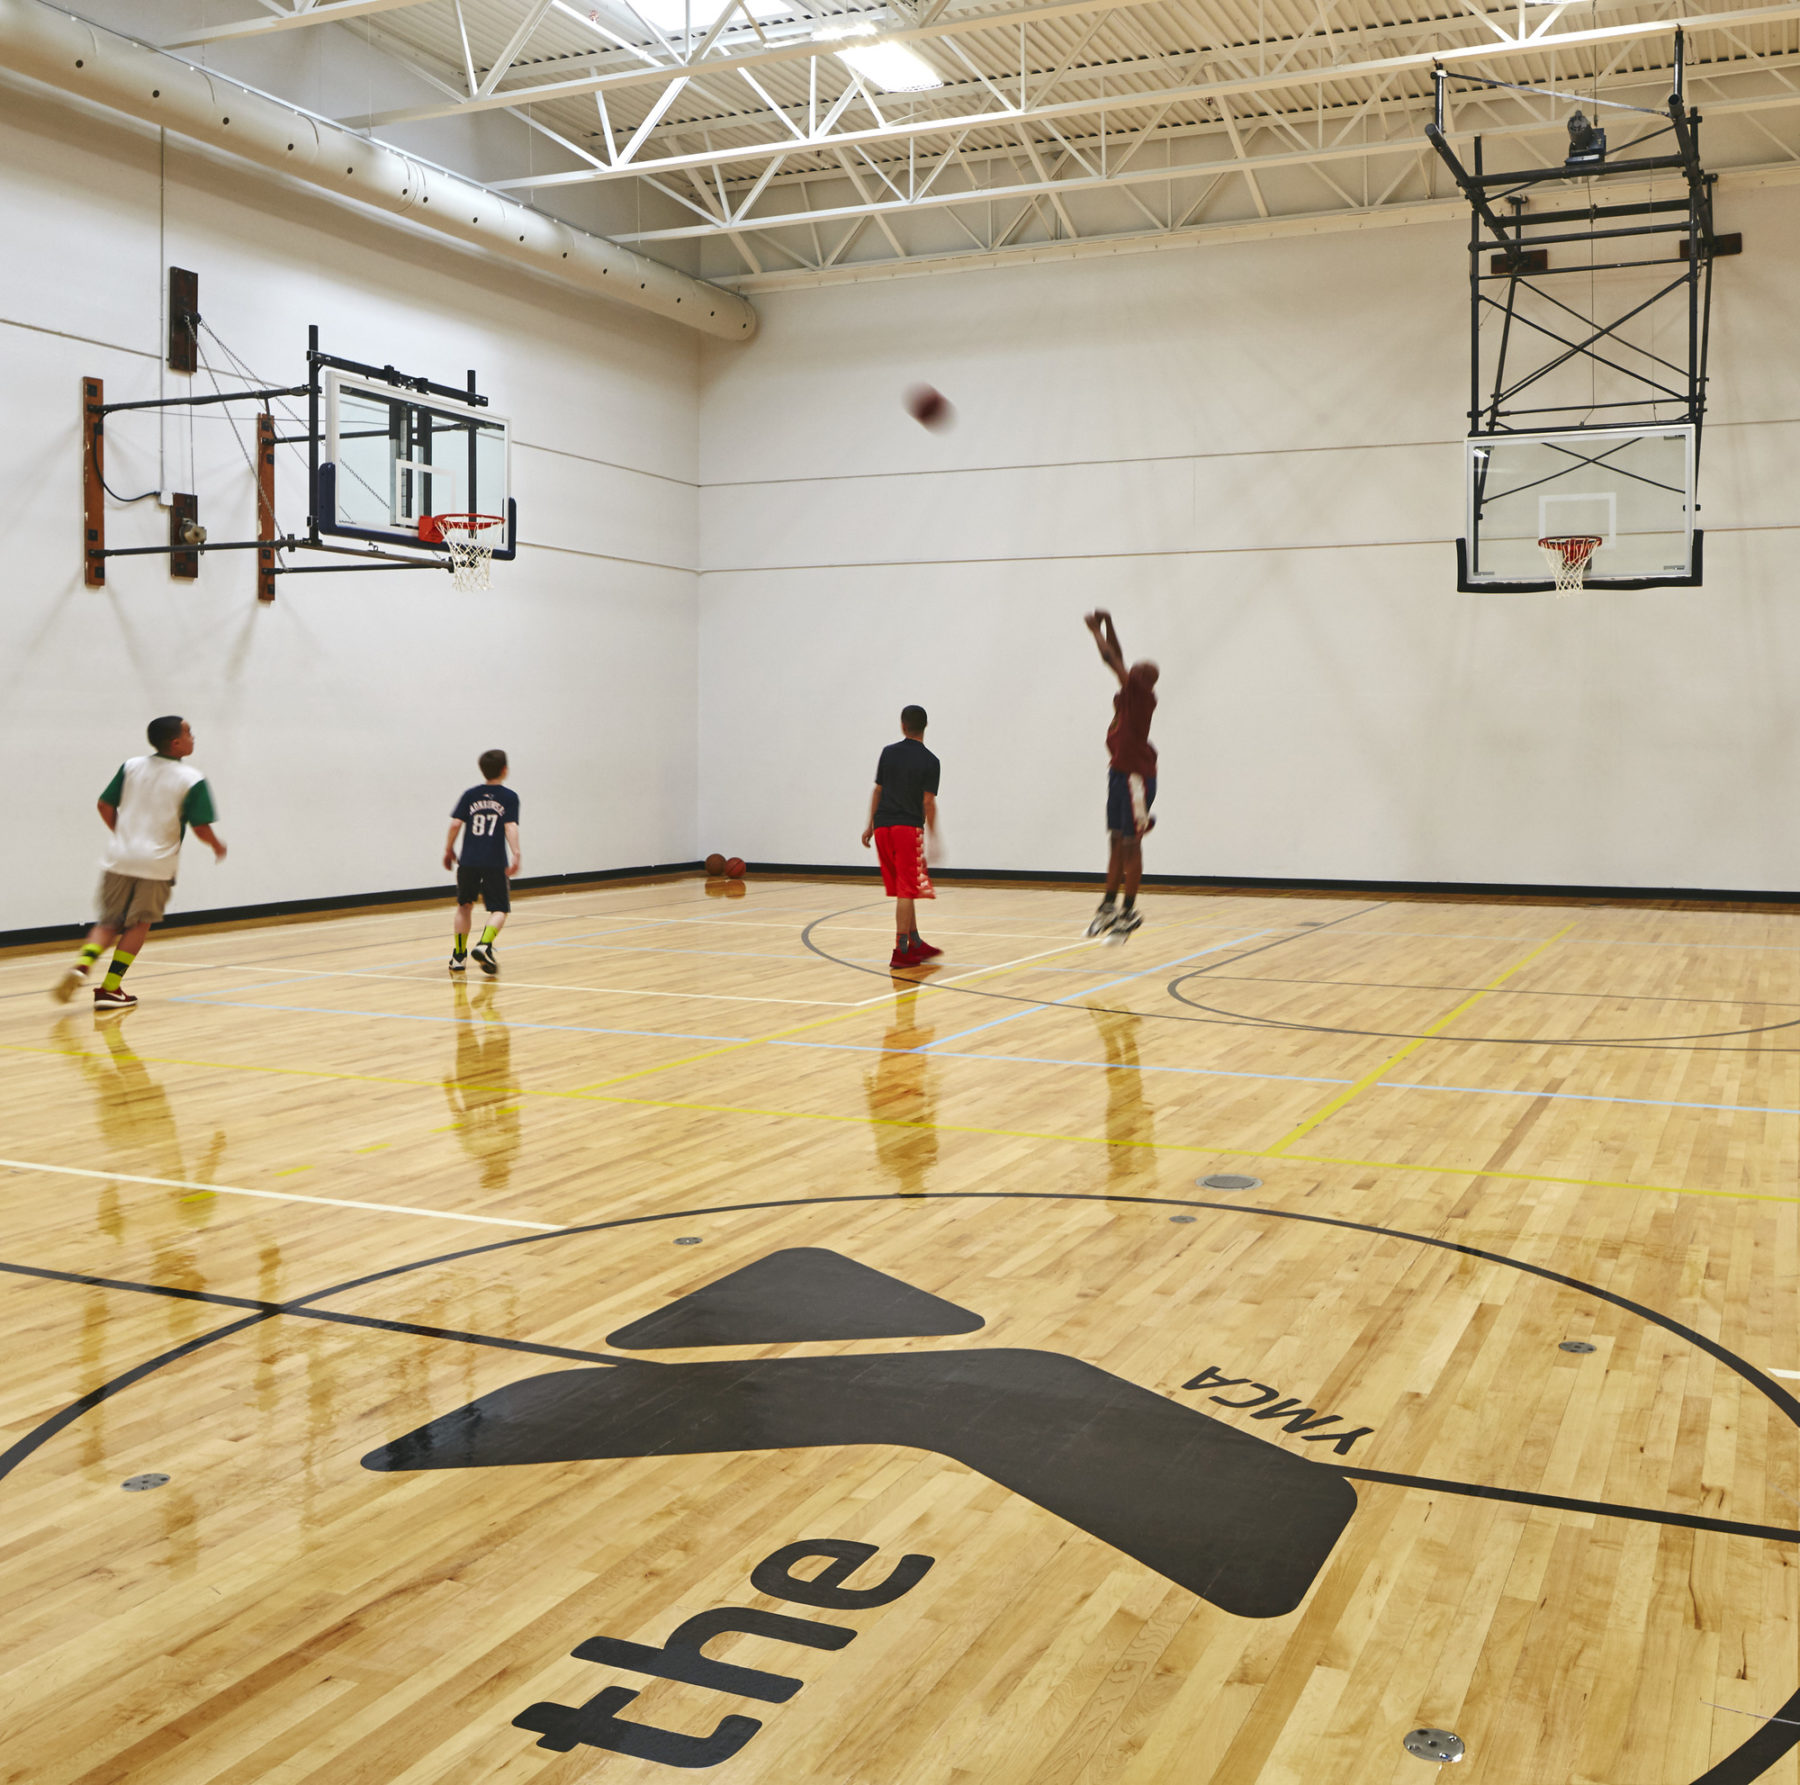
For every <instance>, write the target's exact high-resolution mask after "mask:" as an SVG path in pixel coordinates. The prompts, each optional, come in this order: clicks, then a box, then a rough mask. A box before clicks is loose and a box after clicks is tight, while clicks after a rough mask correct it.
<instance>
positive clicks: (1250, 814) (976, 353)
mask: <svg viewBox="0 0 1800 1785" xmlns="http://www.w3.org/2000/svg"><path fill="white" fill-rule="evenodd" d="M1797 205H1800V193H1797V192H1796V190H1795V189H1794V188H1791V187H1790V188H1777V189H1773V190H1768V191H1762V192H1734V193H1731V194H1729V195H1727V199H1726V201H1725V204H1724V208H1723V210H1722V214H1721V226H1722V227H1723V228H1726V229H1731V230H1739V229H1741V230H1742V231H1743V232H1744V235H1745V242H1746V251H1745V254H1744V255H1743V257H1742V258H1741V259H1737V260H1730V261H1726V262H1724V263H1723V264H1722V265H1721V267H1720V270H1719V274H1718V290H1717V296H1716V298H1715V305H1714V319H1713V320H1714V327H1713V374H1714V377H1713V387H1712V397H1713V406H1712V410H1711V417H1712V419H1711V420H1709V422H1708V424H1707V433H1706V442H1705V462H1704V466H1703V471H1702V478H1701V501H1702V504H1703V514H1702V517H1701V518H1702V523H1703V525H1704V526H1705V528H1706V531H1707V542H1706V544H1707V563H1706V570H1707V576H1706V586H1705V588H1704V590H1702V591H1684V590H1667V591H1655V592H1648V593H1632V594H1625V593H1617V594H1590V595H1587V596H1584V597H1583V598H1581V599H1580V600H1577V601H1565V602H1558V601H1557V600H1556V598H1555V597H1554V596H1552V595H1541V596H1538V595H1527V596H1517V595H1514V596H1473V595H1459V594H1457V593H1456V588H1455V565H1454V557H1453V546H1452V541H1453V540H1454V539H1455V537H1456V535H1457V534H1458V533H1459V532H1460V531H1461V530H1462V527H1461V500H1462V497H1461V447H1460V440H1461V436H1462V433H1463V411H1464V410H1465V409H1466V406H1467V400H1468V399H1467V361H1466V351H1467V349H1466V343H1467V338H1468V337H1467V327H1468V323H1467V307H1466V305H1467V297H1466V293H1467V286H1466V283H1465V278H1466V259H1465V251H1464V248H1463V243H1464V241H1465V240H1466V237H1465V236H1464V235H1463V233H1462V231H1461V230H1460V229H1457V228H1435V227H1434V228H1429V229H1415V230H1385V231H1376V232H1371V233H1368V234H1363V235H1332V236H1327V237H1323V238H1314V239H1299V238H1289V239H1285V240H1275V241H1264V242H1255V243H1244V244H1239V245H1236V246H1231V247H1220V248H1216V249H1210V250H1202V251H1192V252H1185V253H1166V254H1156V255H1140V256H1131V257H1119V258H1105V259H1100V258H1097V259H1090V260H1077V261H1071V262H1065V263H1062V264H1057V265H1046V266H1020V267H1017V268H1006V269H1000V270H994V271H988V272H978V273H968V274H963V275H958V276H953V277H944V278H934V279H900V280H893V281H889V282H885V283H872V284H864V285H857V286H845V287H836V288H827V289H822V290H811V291H792V292H786V293H779V294H777V293H767V294H763V295H761V296H759V298H758V300H757V301H758V308H759V310H760V311H761V314H762V319H763V320H762V325H761V329H760V331H759V334H758V337H757V339H756V341H755V342H754V343H752V344H751V345H750V346H749V347H748V348H747V349H744V350H742V351H736V350H724V351H714V350H712V349H711V348H709V349H708V350H707V351H706V355H705V359H704V387H703V398H702V407H701V441H702V452H701V483H702V497H701V509H702V523H701V562H702V577H701V593H700V614H701V621H700V713H701V753H700V757H701V768H700V786H701V807H700V813H701V816H700V833H699V834H700V843H701V846H702V847H703V848H706V849H712V848H720V849H727V850H731V851H735V852H737V853H740V854H742V855H744V856H746V857H748V858H750V859H753V860H763V861H782V862H811V863H844V862H855V861H866V859H867V858H866V857H865V856H864V854H863V852H862V851H861V850H860V849H859V848H858V847H857V836H858V833H859V832H860V829H861V826H862V822H863V814H864V811H865V810H866V800H867V790H868V785H869V779H870V772H871V770H872V769H873V766H874V761H875V756H876V753H877V751H878V749H879V747H880V746H881V745H882V744H883V743H885V742H887V741H889V739H890V738H892V737H893V736H895V735H897V723H896V714H897V711H898V709H899V707H900V706H901V705H902V704H903V703H904V702H906V701H910V700H917V701H919V702H921V703H922V704H923V705H925V706H926V707H927V708H929V709H930V710H931V713H932V726H931V731H930V736H929V742H930V743H931V744H932V746H933V747H934V748H935V749H936V750H937V751H938V753H939V754H940V755H941V756H942V758H943V760H944V786H943V796H942V811H943V816H944V822H945V827H946V841H947V843H948V845H949V850H948V861H949V863H950V864H951V865H957V866H967V867H974V868H1006V869H1042V870H1063V869H1094V868H1097V867H1099V866H1101V865H1103V850H1104V840H1103V816H1102V813H1103V807H1102V801H1103V796H1104V775H1105V768H1106V761H1105V755H1104V749H1103V736H1104V732H1105V728H1106V723H1107V720H1108V717H1109V715H1110V694H1111V680H1110V677H1108V676H1107V674H1106V672H1105V671H1104V670H1103V668H1102V667H1101V665H1100V664H1099V662H1098V660H1097V658H1096V657H1095V654H1094V651H1093V648H1092V646H1091V644H1090V643H1089V641H1088V636H1087V634H1086V632H1085V631H1084V629H1083V628H1082V625H1081V620H1080V615H1081V613H1082V612H1083V611H1084V609H1086V608H1088V607H1091V606H1093V605H1095V604H1103V605H1106V606H1110V607H1111V608H1112V609H1113V611H1114V613H1115V614H1116V616H1117V618H1118V623H1119V626H1120V629H1121V632H1122V635H1123V639H1124V643H1125V646H1126V650H1127V652H1128V654H1130V655H1132V656H1147V657H1154V658H1156V659H1157V660H1158V661H1159V662H1160V663H1161V666H1162V671H1163V679H1162V684H1161V688H1160V690H1159V693H1160V695H1161V707H1160V710H1159V712H1158V715H1157V723H1156V727H1155V733H1154V736H1155V740H1156V742H1157V744H1158V746H1159V748H1160V750H1161V757H1162V762H1161V766H1162V787H1161V792H1160V794H1159V798H1158V807H1157V810H1158V813H1159V815H1160V818H1161V824H1160V825H1159V828H1158V830H1157V832H1156V836H1155V838H1154V839H1153V841H1152V843H1151V844H1150V846H1149V850H1148V857H1147V866H1148V867H1149V868H1150V869H1151V871H1153V872H1164V873H1176V874H1213V875H1255V876H1304V877H1320V878H1334V879H1358V878H1363V879H1379V880H1414V881H1474V882H1509V883H1525V884H1531V883H1548V884H1559V885H1644V886H1688V887H1708V888H1749V889H1772V890H1792V889H1796V888H1800V824H1795V823H1792V822H1790V819H1789V815H1790V814H1791V813H1793V812H1795V811H1797V810H1800V748H1797V745H1800V738H1797V737H1796V725H1795V721H1794V718H1793V707H1794V702H1793V698H1792V694H1791V689H1792V685H1793V683H1794V681H1795V679H1796V671H1797V669H1800V602H1797V601H1796V600H1795V596H1796V593H1800V570H1797V569H1796V566H1795V563H1794V557H1793V553H1794V548H1795V546H1796V545H1800V533H1797V532H1796V528H1797V527H1800V488H1797V484H1796V479H1795V478H1794V476H1793V475H1792V472H1791V467H1792V465H1793V464H1794V463H1795V458H1796V451H1797V450H1800V346H1797V345H1796V340H1795V336H1794V333H1793V329H1792V323H1791V316H1792V303H1791V296H1790V294H1791V292H1792V290H1793V289H1794V287H1795V284H1796V281H1797V280H1800V230H1796V228H1795V216H1796V206H1797ZM915 382H926V383H930V384H933V385H935V386H937V387H938V388H939V389H941V390H943V391H944V392H946V393H947V394H948V395H949V396H950V397H951V399H952V400H953V402H954V403H955V404H956V406H957V420H956V425H955V426H954V428H952V429H951V430H949V431H947V432H944V433H938V434H934V433H928V432H927V431H925V430H923V429H921V428H920V427H919V426H917V424H915V423H914V422H913V421H912V420H911V419H910V418H909V417H908V416H907V415H906V414H905V412H904V410H903V408H902V403H901V397H902V392H903V391H904V389H905V388H906V387H907V386H908V385H910V384H913V383H915Z"/></svg>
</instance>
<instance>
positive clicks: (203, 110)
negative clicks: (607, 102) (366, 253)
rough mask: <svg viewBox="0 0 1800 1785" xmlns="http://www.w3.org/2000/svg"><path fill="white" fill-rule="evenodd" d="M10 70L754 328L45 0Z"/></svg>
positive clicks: (714, 326)
mask: <svg viewBox="0 0 1800 1785" xmlns="http://www.w3.org/2000/svg"><path fill="white" fill-rule="evenodd" d="M0 67H4V68H7V69H10V70H12V71H13V72H14V73H16V74H21V75H26V76H29V77H30V78H31V79H33V80H37V81H43V82H44V83H46V84H47V85H49V86H52V87H56V88H59V89H60V90H61V91H63V92H65V93H70V94H75V95H78V96H79V97H81V98H83V99H89V100H93V101H95V102H96V103H98V104H100V105H105V106H110V107H112V108H113V109H114V110H115V111H121V112H125V113H128V114H129V115H130V116H131V117H134V118H139V119H142V120H143V121H144V122H145V123H148V124H158V125H162V126H164V127H166V128H167V129H169V130H173V131H177V132H179V133H180V134H181V135H182V136H187V137H192V138H193V139H194V140H195V141H197V142H203V143H207V144H210V145H211V146H212V147H214V148H217V149H223V150H225V151H227V152H228V153H230V154H233V155H237V156H240V157H241V158H242V159H244V160H246V161H253V162H255V163H256V164H257V165H258V166H261V167H268V168H276V169H279V170H280V171H282V172H283V173H287V174H291V175H293V176H294V178H296V179H299V180H304V181H306V182H307V183H309V184H310V185H314V186H318V187H321V188H323V189H324V190H325V191H328V192H335V193H337V194H339V195H340V196H342V197H345V198H351V199H356V200H358V201H359V202H361V203H363V204H366V205H371V206H373V207H375V208H376V209H377V210H382V211H388V212H391V213H393V214H395V215H397V216H402V217H406V218H408V219H410V220H411V221H412V222H413V223H415V224H420V225H423V226H424V227H426V228H428V229H432V230H436V231H438V232H440V233H441V234H443V235H447V236H454V237H455V238H456V239H457V240H458V241H461V242H466V243H469V244H470V245H472V246H474V247H478V248H482V249H484V250H486V251H487V252H488V253H490V254H492V255H494V256H495V257H496V258H497V259H499V260H503V261H510V262H512V263H513V264H515V265H518V266H523V267H528V268H530V269H531V270H532V271H533V272H537V273H543V274H548V275H549V276H550V277H551V278H554V279H557V280H560V281H561V282H563V283H564V284H568V285H573V286H576V287H577V288H579V289H580V290H582V291H588V292H593V293H595V294H597V295H599V296H601V297H606V298H613V299H616V300H617V301H618V302H619V303H622V304H632V305H635V306H636V307H637V308H638V309H640V310H653V311H654V312H655V313H656V314H657V315H659V316H666V317H669V318H670V319H671V320H672V321H675V322H683V323H687V324H688V325H689V326H691V327H693V328H696V329H699V330H700V331H701V332H702V333H704V334H709V335H718V336H720V337H721V338H723V339H725V340H730V341H747V340H748V339H749V338H750V337H751V335H753V334H754V333H755V332H756V312H755V311H754V310H753V309H752V308H751V307H750V305H749V304H748V303H746V302H745V300H744V299H743V298H741V297H738V296H737V295H736V294H735V293H733V292H729V291H724V290H721V289H720V288H719V287H718V286H716V285H708V284H705V283H704V282H703V281H701V280H698V279H692V278H689V277H688V275H687V274H686V273H681V272H677V271H676V270H675V269H674V268H673V267H666V266H663V265H661V264H659V263H658V262H657V261H654V260H649V259H646V258H645V257H644V256H642V255H640V254H634V253H633V252H632V251H631V250H630V249H628V248H622V247H620V246H619V245H618V244H617V243H614V242H609V241H606V240H604V239H603V238H601V237H599V236H592V235H588V234H586V233H585V232H584V231H582V230H579V229H575V228H573V227H571V226H570V225H569V224H566V223H559V222H557V221H556V220H555V219H554V218H551V217H546V216H545V215H544V214H543V213H542V212H540V211H533V210H528V209H526V207H525V206H523V205H521V204H519V203H518V202H516V201H515V200H513V199H509V198H507V197H505V196H504V195H503V194H501V193H498V192H493V191H490V190H489V189H488V188H487V187H485V186H480V185H477V184H476V183H475V182H474V181H472V180H465V179H462V178H460V177H459V176H458V175H456V174H452V173H448V172H446V171H445V170H444V169H443V168H440V167H434V166H432V165H431V164H430V163H429V162H421V161H416V160H414V159H413V158H412V157H411V156H409V155H403V154H402V153H401V152H400V151H399V150H398V149H392V148H389V147H387V146H386V145H385V144H383V143H377V142H371V141H370V140H369V139H368V138H367V137H364V136H359V135H357V134H356V133H355V132H354V131H351V130H346V129H344V128H343V126H341V125H339V124H334V123H332V122H330V121H329V120H327V119H324V118H318V117H314V116H313V115H312V114H311V113H309V112H304V111H300V110H297V109H296V108H295V107H293V106H290V105H286V104H284V103H282V102H281V101H280V100H277V99H271V98H269V97H267V96H266V95H264V94H261V93H257V92H255V91H253V90H252V89H250V88H248V87H244V86H240V85H239V84H238V83H237V82H235V81H231V80H228V79H226V78H225V77H224V76H222V75H219V74H214V73H211V72H208V71H207V70H204V69H199V68H195V67H194V66H193V65H192V64H191V63H188V62H183V61H180V60H178V59H177V58H176V57H174V56H168V55H164V54H162V53H161V52H160V51H158V50H153V49H149V48H146V47H145V46H144V45H143V44H139V43H134V42H132V40H131V39H130V38H128V37H121V36H119V35H118V34H117V33H115V32H111V31H106V30H103V29H101V28H100V27H99V26H96V25H91V24H88V23H87V22H86V21H84V20H81V19H77V18H72V17H70V15H69V14H67V13H63V12H58V11H56V10H55V9H54V8H52V7H50V6H47V5H45V4H43V0H0Z"/></svg>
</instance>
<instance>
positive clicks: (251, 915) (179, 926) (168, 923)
mask: <svg viewBox="0 0 1800 1785" xmlns="http://www.w3.org/2000/svg"><path fill="white" fill-rule="evenodd" d="M705 865H706V864H705V863H704V862H697V861H692V862H657V863H654V864H652V865H651V866H649V867H643V868H594V869H590V870H588V871H586V872H584V873H579V874H526V875H522V876H521V877H520V878H519V879H517V880H515V881H514V882H513V883H512V884H513V891H515V892H539V891H543V890H546V889H553V888H556V887H563V886H592V885H594V884H596V883H597V882H599V881H603V880H657V879H664V878H666V877H667V876H669V875H671V874H694V873H698V872H700V871H701V870H702V869H703V868H704V867H705ZM455 890H456V889H455V887H454V886H453V885H452V884H449V883H442V884H439V885H437V886H403V887H396V888H394V889H392V890H391V891H388V892H364V893H336V894H333V895H331V896H329V897H326V898H321V899H277V900H273V901H271V902H270V903H269V904H266V905H219V906H215V907H214V908H213V909H211V910H209V911H175V912H171V913H170V914H169V915H168V916H167V917H165V918H164V919H163V920H162V922H161V923H160V924H158V925H157V928H158V929H159V930H185V929H191V928H194V927H195V926H197V925H200V924H232V923H248V922H250V921H251V920H253V919H259V918H279V917H308V916H312V915H314V914H317V913H321V912H331V911H355V910H357V909H359V908H361V907H363V906H366V905H425V904H437V905H447V904H449V903H450V902H451V899H452V898H453V896H454V894H455ZM89 928H90V925H89V924H87V923H57V924H40V925H39V926H38V927H37V928H36V929H30V930H0V948H22V947H27V946H29V945H30V944H32V943H34V942H79V941H80V940H81V938H82V937H83V936H85V935H86V934H87V933H88V930H89Z"/></svg>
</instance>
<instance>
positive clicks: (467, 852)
mask: <svg viewBox="0 0 1800 1785" xmlns="http://www.w3.org/2000/svg"><path fill="white" fill-rule="evenodd" d="M476 767H478V768H479V769H480V770H481V773H482V775H483V777H484V779H483V781H482V784H481V785H480V786H479V787H471V788H470V789H469V791H468V792H467V793H465V794H464V795H463V796H462V798H461V799H459V800H458V801H457V802H456V805H455V807H454V809H453V810H452V811H451V813H450V835H449V836H448V837H446V838H445V839H444V866H445V867H446V868H454V869H455V870H456V937H455V940H454V941H453V942H452V943H451V949H450V971H451V972H452V973H462V972H464V971H466V970H467V968H468V964H469V956H470V955H471V954H472V955H474V957H475V964H476V966H478V967H479V968H480V969H481V970H482V972H483V973H498V972H499V971H500V963H499V962H498V961H497V960H495V959H494V938H495V937H496V936H498V935H499V934H500V926H501V925H502V924H503V923H505V922H506V914H507V912H509V911H510V910H511V909H512V889H511V888H510V887H509V886H508V885H507V884H506V883H507V880H508V879H509V878H510V877H511V876H512V875H514V874H516V873H518V871H519V863H520V861H521V860H522V857H521V856H520V853H519V796H518V795H517V794H516V793H514V792H513V790H512V789H511V788H510V787H506V786H503V785H502V783H503V782H504V781H505V780H506V752H505V751H504V750H483V751H482V753H481V755H480V756H479V757H478V758H477V760H476ZM458 831H463V832H464V833H465V834H464V836H463V846H462V858H461V860H460V861H459V860H458V859H457V854H456V833H457V832H458ZM509 854H510V855H511V857H512V860H511V862H510V863H509V862H508V860H507V857H508V855H509ZM478 894H479V895H480V898H481V902H482V904H483V905H484V906H485V907H486V908H487V918H488V921H487V927H486V928H485V929H484V930H483V931H482V932H481V940H480V941H479V942H477V943H476V944H475V946H474V947H473V948H470V947H469V926H470V924H471V923H472V922H473V920H474V916H475V899H476V896H477V895H478Z"/></svg>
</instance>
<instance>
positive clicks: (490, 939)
mask: <svg viewBox="0 0 1800 1785" xmlns="http://www.w3.org/2000/svg"><path fill="white" fill-rule="evenodd" d="M499 934H500V926H499V925H498V924H497V923H491V924H489V925H488V927H487V928H486V929H485V930H483V931H482V932H481V946H482V947H483V948H492V947H493V946H494V938H495V937H496V936H498V935H499Z"/></svg>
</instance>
